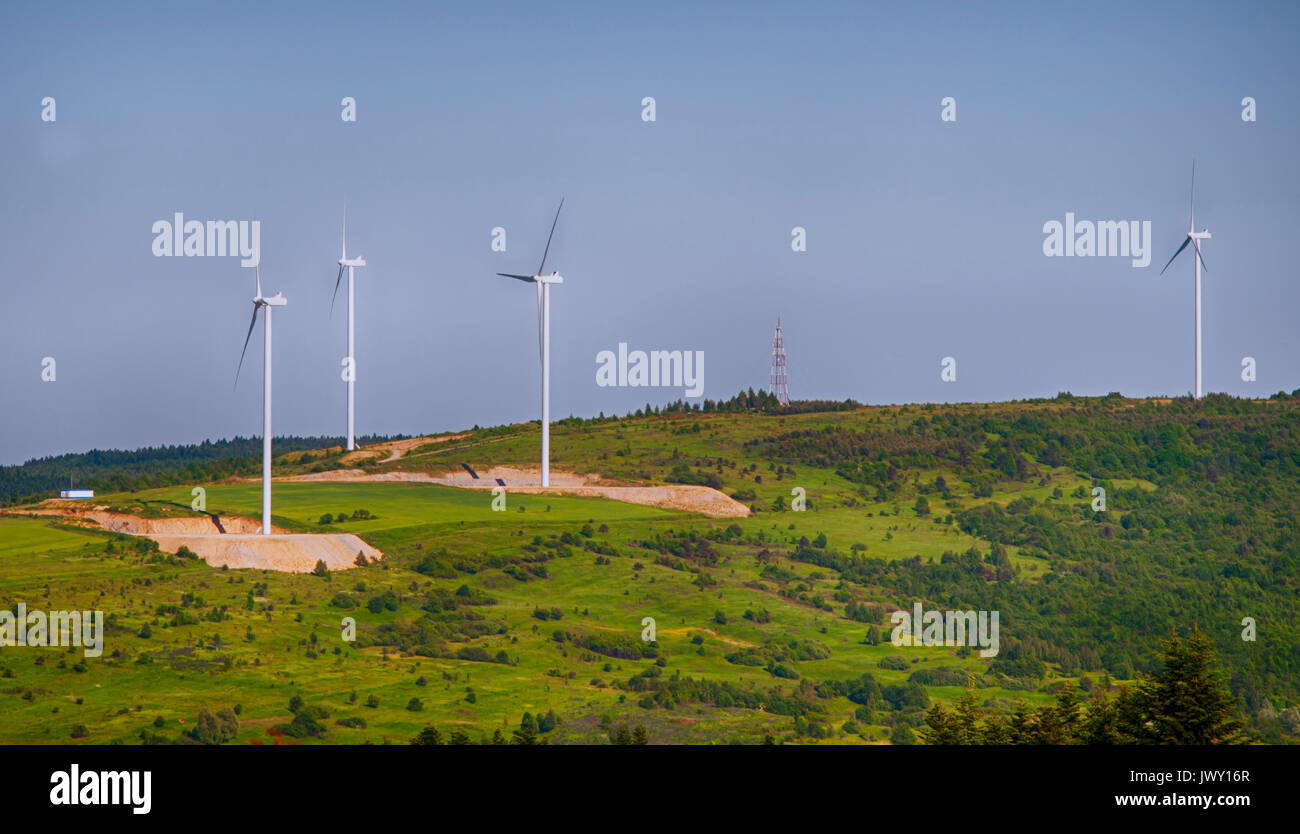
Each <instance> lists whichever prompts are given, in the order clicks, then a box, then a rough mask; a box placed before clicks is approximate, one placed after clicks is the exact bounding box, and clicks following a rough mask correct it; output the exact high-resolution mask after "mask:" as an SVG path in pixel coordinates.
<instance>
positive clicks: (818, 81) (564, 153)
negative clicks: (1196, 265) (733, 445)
mask: <svg viewBox="0 0 1300 834" xmlns="http://www.w3.org/2000/svg"><path fill="white" fill-rule="evenodd" d="M476 6H477V4H455V5H448V6H445V7H429V6H425V5H423V4H420V5H416V4H411V5H409V6H407V5H402V4H387V3H376V4H366V3H346V4H335V3H319V2H317V3H310V4H308V3H304V4H301V5H298V6H293V7H290V6H287V5H285V4H266V3H255V4H240V3H232V2H223V3H219V4H206V5H205V6H204V8H203V9H199V8H196V7H195V6H194V5H193V4H178V3H157V4H149V5H142V4H131V5H126V4H112V5H109V4H93V5H80V6H77V5H66V4H59V5H57V6H53V4H23V5H21V6H15V7H11V8H8V9H6V11H5V13H4V17H5V22H4V31H5V34H6V38H5V49H4V50H3V51H2V52H0V148H2V149H3V155H2V156H0V176H2V177H3V183H4V186H3V189H0V230H3V238H4V244H5V256H6V257H5V260H6V264H5V269H4V277H3V284H4V293H3V297H0V421H2V422H0V426H2V430H0V463H16V462H20V461H22V460H25V459H27V458H30V457H35V456H41V455H47V454H57V453H61V452H69V451H81V450H85V449H89V448H94V447H100V448H110V447H111V448H134V447H137V446H145V445H157V444H166V443H188V442H197V441H200V440H203V439H205V438H214V437H229V436H232V435H236V434H242V435H245V436H248V435H256V434H260V426H261V422H260V409H261V367H260V364H261V363H260V360H261V354H260V332H259V333H257V334H254V340H253V343H252V344H251V345H250V347H249V351H250V356H249V363H250V365H249V366H247V367H246V368H245V370H244V374H243V376H242V377H241V379H240V383H239V387H238V388H237V389H234V388H233V381H234V374H235V366H236V363H237V361H238V358H239V349H240V346H241V343H242V341H243V338H244V333H245V329H246V327H247V325H248V318H249V315H250V313H251V309H252V305H251V304H250V303H249V302H250V299H251V296H252V292H253V276H252V270H249V269H242V268H241V267H240V266H239V262H238V260H237V259H235V258H219V257H203V258H196V257H191V258H181V257H172V258H158V257H154V255H153V254H152V251H151V246H152V243H153V237H154V236H153V234H152V232H151V228H152V225H153V223H154V222H155V221H158V220H170V219H171V217H172V215H173V213H175V212H184V214H185V216H186V218H187V219H197V220H254V219H255V220H259V221H260V222H261V269H262V276H263V280H264V282H265V284H266V289H267V290H268V291H269V292H275V291H283V292H284V293H285V295H286V296H287V297H288V299H289V306H288V307H287V308H285V309H282V310H279V311H277V313H276V320H275V425H274V428H275V432H276V433H277V434H334V435H340V434H342V433H343V432H344V430H345V386H344V384H343V382H342V381H341V380H340V379H339V361H340V359H341V357H342V356H343V354H344V340H345V318H344V316H343V315H342V307H340V308H338V309H336V310H335V311H334V314H333V317H332V318H331V315H330V295H331V292H332V290H333V284H334V279H335V275H336V272H337V266H336V264H335V261H336V260H337V259H338V257H339V233H340V230H339V225H340V222H341V219H342V211H343V203H344V200H345V199H346V201H347V205H348V217H349V224H348V232H349V251H350V253H353V254H357V253H359V254H362V255H364V256H365V257H366V259H367V260H368V262H369V266H368V267H366V268H365V269H364V270H360V271H359V272H358V278H357V284H358V286H357V307H358V313H357V315H358V325H357V362H358V366H359V372H358V377H359V381H358V384H357V429H358V432H359V433H408V434H415V433H423V432H431V431H439V430H448V429H457V428H462V427H467V426H470V425H474V424H481V425H492V424H499V423H506V422H513V421H521V420H527V419H534V418H536V417H537V415H538V411H539V406H538V400H539V394H538V387H539V376H540V372H539V367H538V361H537V353H536V339H537V336H536V324H535V321H536V319H535V309H534V304H535V300H534V296H533V291H532V289H531V288H530V287H527V286H525V285H523V284H520V283H518V282H514V281H510V280H507V279H501V278H496V277H494V275H493V273H495V272H498V271H501V272H530V271H532V270H534V269H535V268H536V267H537V264H538V261H539V260H540V256H541V249H542V246H543V245H544V243H545V238H546V232H547V229H548V226H549V223H550V219H551V214H552V212H553V211H554V209H555V205H556V203H557V202H558V200H559V199H560V197H561V196H562V195H563V196H565V197H566V198H567V202H566V204H565V209H564V214H563V215H562V216H561V218H560V223H559V228H558V229H557V231H556V235H555V243H554V245H553V246H552V249H551V256H550V260H549V265H550V266H553V267H554V268H555V269H558V270H560V271H561V272H562V273H563V274H564V276H565V283H564V285H563V286H560V287H557V288H556V289H555V290H554V293H553V296H552V298H553V335H552V352H553V372H552V380H553V382H552V413H553V415H555V416H556V417H562V416H565V415H568V414H576V415H583V416H588V415H595V414H596V413H598V412H601V411H604V412H605V413H607V414H608V413H611V412H619V413H622V412H625V411H628V410H630V409H634V408H636V407H637V406H639V405H643V404H644V403H646V402H654V403H662V402H666V401H668V400H672V399H676V398H677V397H679V396H681V393H682V392H681V389H671V388H659V389H646V388H604V387H598V386H597V385H596V381H595V370H596V361H595V358H596V354H597V353H599V352H600V351H601V350H606V349H608V350H615V349H616V348H617V345H618V343H619V342H627V343H628V344H629V347H630V349H638V348H640V349H645V350H650V349H664V350H667V349H677V350H699V351H703V352H704V354H705V357H706V363H705V396H708V397H712V398H725V397H727V396H730V395H731V394H734V393H735V392H736V391H737V390H739V389H741V388H747V387H751V386H752V387H755V388H759V387H764V386H766V384H767V381H768V373H769V364H770V348H771V340H772V331H773V327H774V325H775V323H776V319H777V317H778V316H780V317H781V318H782V320H783V322H784V325H785V337H786V345H787V349H788V351H789V379H790V392H791V394H792V395H793V396H794V397H796V398H831V399H843V398H846V397H853V398H856V399H858V400H861V401H863V402H868V403H897V402H918V401H969V400H977V401H988V400H1005V399H1020V398H1027V397H1034V396H1051V395H1053V394H1055V393H1057V392H1058V391H1063V390H1069V391H1072V392H1074V393H1076V394H1104V393H1107V392H1110V391H1120V392H1122V393H1124V394H1127V395H1159V394H1163V395H1169V394H1184V393H1187V392H1188V391H1189V390H1190V389H1191V385H1192V375H1191V371H1192V340H1193V331H1192V323H1193V319H1192V264H1191V261H1190V260H1189V259H1188V258H1187V254H1186V253H1184V255H1183V256H1182V257H1181V258H1180V259H1179V261H1178V263H1176V264H1175V265H1174V266H1173V267H1171V268H1170V270H1169V271H1168V272H1167V273H1166V274H1165V275H1164V276H1163V277H1161V276H1160V275H1159V270H1160V267H1161V266H1163V264H1164V262H1165V261H1166V260H1167V259H1168V257H1169V255H1170V254H1172V253H1173V251H1174V249H1175V248H1176V247H1177V246H1178V245H1179V243H1180V242H1181V240H1182V235H1184V233H1185V230H1186V224H1187V201H1188V186H1189V174H1190V167H1191V163H1192V159H1193V157H1195V159H1196V161H1197V172H1198V174H1197V201H1196V218H1197V225H1198V227H1199V226H1202V225H1204V226H1208V227H1209V229H1210V232H1211V234H1212V235H1213V238H1212V239H1211V240H1209V241H1207V242H1206V244H1205V248H1204V255H1205V261H1206V263H1207V264H1208V267H1209V272H1208V274H1207V275H1206V277H1205V287H1204V316H1205V318H1204V322H1205V330H1204V351H1205V352H1204V356H1205V358H1204V367H1205V387H1206V389H1207V390H1209V391H1227V392H1231V393H1234V394H1240V395H1247V396H1265V395H1268V394H1270V393H1273V392H1275V391H1278V390H1281V389H1285V390H1288V391H1289V390H1292V389H1295V388H1297V387H1300V364H1298V363H1300V326H1297V311H1300V288H1298V287H1297V283H1296V280H1295V272H1296V271H1295V267H1294V260H1293V258H1294V250H1295V245H1296V244H1295V240H1296V234H1295V232H1294V229H1295V227H1296V226H1297V224H1298V223H1300V212H1298V211H1297V207H1296V195H1297V185H1298V184H1300V161H1298V159H1297V153H1296V147H1297V140H1296V137H1297V135H1300V118H1298V117H1297V112H1298V110H1297V107H1298V105H1300V84H1298V83H1297V82H1300V71H1298V70H1300V49H1297V43H1296V38H1297V36H1296V33H1297V31H1300V20H1298V18H1300V11H1298V10H1297V5H1296V4H1294V3H1276V4H1256V3H1215V4H1208V3H1186V2H1183V3H1169V4H1155V3H1149V4H1148V3H1141V4H1137V3H1131V2H1130V3H1096V4H1087V5H1085V6H1076V7H1072V8H1069V9H1068V10H1067V9H1066V8H1065V7H1062V6H1061V5H1060V4H1053V3H1024V4H1018V3H1017V4H1013V3H989V4H974V3H955V4H951V5H948V4H937V3H916V4H899V3H889V4H878V5H876V4H873V5H871V6H868V5H866V4H863V3H844V4H827V3H808V4H797V3H780V4H775V3H773V4H753V3H743V4H740V3H738V4H734V5H718V4H700V3H682V4H666V3H661V2H656V3H645V4H636V5H635V7H633V6H632V5H631V4H609V3H591V4H563V5H555V4H543V3H537V2H529V3H510V2H498V3H493V4H491V7H490V8H488V9H481V10H480V9H478V8H476ZM208 10H210V11H208ZM47 96H50V97H53V98H54V99H55V101H56V107H57V111H56V112H57V120H56V121H53V122H45V121H42V119H41V112H42V105H41V102H42V99H43V98H45V97H47ZM344 96H352V97H354V98H355V99H356V102H357V120H356V122H355V123H347V122H344V121H343V120H342V119H341V118H340V112H341V109H342V108H341V106H340V101H341V99H342V98H343V97H344ZM646 96H653V97H654V98H655V100H656V117H657V119H656V121H654V122H653V123H647V122H644V121H642V118H641V113H642V107H641V101H642V99H643V97H646ZM946 96H952V97H953V98H955V99H956V103H957V121H955V122H944V121H942V120H941V119H940V111H941V107H940V101H941V99H943V98H944V97H946ZM1246 96H1251V97H1253V98H1254V99H1255V100H1256V102H1257V121H1255V122H1253V123H1251V122H1244V121H1243V120H1242V118H1241V113H1242V105H1241V100H1242V99H1243V98H1244V97H1246ZM1066 212H1073V213H1075V215H1076V216H1077V217H1078V218H1080V219H1089V220H1150V221H1151V222H1152V234H1153V238H1154V241H1153V250H1154V251H1153V253H1152V260H1151V266H1149V267H1147V268H1145V269H1135V268H1133V267H1132V266H1131V265H1130V261H1129V259H1127V258H1114V257H1106V258H1102V257H1092V258H1073V257H1072V258H1048V257H1046V256H1045V255H1044V254H1043V239H1044V234H1043V231H1042V229H1043V224H1044V223H1045V222H1047V221H1049V220H1053V219H1055V220H1058V221H1064V219H1065V213H1066ZM496 226H501V227H504V228H505V229H506V232H507V238H506V239H507V251H506V252H493V251H492V250H491V246H490V245H491V240H492V238H491V232H492V229H493V227H496ZM795 226H802V227H804V228H805V229H806V230H807V251H806V252H801V253H796V252H794V251H792V249H791V245H790V244H791V229H792V228H793V227H795ZM46 356H51V357H54V358H55V360H56V362H57V366H56V373H57V378H56V381H54V382H43V381H42V379H41V371H42V365H41V363H42V359H43V357H46ZM945 356H952V357H955V358H956V359H957V360H958V381H957V382H955V383H943V382H941V381H940V378H939V370H940V367H939V365H940V360H941V359H942V357H945ZM1245 356H1252V357H1255V359H1256V360H1257V363H1258V377H1259V381H1258V382H1255V383H1253V384H1252V383H1246V382H1243V381H1242V380H1241V377H1240V374H1241V360H1242V357H1245Z"/></svg>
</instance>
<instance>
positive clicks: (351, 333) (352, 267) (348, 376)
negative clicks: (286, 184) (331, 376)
mask: <svg viewBox="0 0 1300 834" xmlns="http://www.w3.org/2000/svg"><path fill="white" fill-rule="evenodd" d="M365 265H366V259H365V258H363V257H361V256H360V255H358V256H356V257H355V258H353V259H352V260H348V207H347V206H346V205H345V206H343V257H341V258H339V277H338V278H337V279H336V280H335V281H334V297H333V298H331V299H330V315H333V314H334V300H335V299H337V298H338V296H339V283H340V282H342V281H343V269H344V267H346V268H347V270H348V355H347V358H346V359H344V360H343V361H344V364H345V366H346V371H345V372H344V376H343V379H344V380H346V381H347V383H348V451H349V452H350V451H352V450H353V448H355V447H356V440H355V428H356V410H355V408H356V391H355V386H356V382H357V354H356V343H355V338H354V337H355V327H354V322H355V321H356V310H355V308H354V302H355V295H354V293H353V278H354V277H355V273H356V268H357V267H359V266H365Z"/></svg>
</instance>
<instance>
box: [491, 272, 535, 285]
mask: <svg viewBox="0 0 1300 834" xmlns="http://www.w3.org/2000/svg"><path fill="white" fill-rule="evenodd" d="M497 275H500V276H501V277H502V278H514V279H515V280H516V281H528V282H529V283H531V282H532V281H533V279H534V276H532V275H515V274H514V273H512V272H498V273H497Z"/></svg>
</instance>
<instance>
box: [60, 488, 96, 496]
mask: <svg viewBox="0 0 1300 834" xmlns="http://www.w3.org/2000/svg"><path fill="white" fill-rule="evenodd" d="M59 497H60V498H94V497H95V491H94V490H93V489H61V490H59Z"/></svg>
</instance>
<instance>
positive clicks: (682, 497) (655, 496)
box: [276, 466, 749, 518]
mask: <svg viewBox="0 0 1300 834" xmlns="http://www.w3.org/2000/svg"><path fill="white" fill-rule="evenodd" d="M276 480H284V481H316V482H326V483H357V484H363V483H412V484H442V485H444V486H454V487H462V488H464V489H484V490H491V489H494V488H496V487H498V486H501V487H504V488H505V490H506V492H508V493H522V494H525V495H544V494H556V495H578V496H581V497H584V498H609V499H612V500H614V501H625V502H627V503H629V504H644V505H646V506H650V507H663V508H664V509H668V510H684V511H686V512H692V513H700V514H701V515H706V516H709V517H711V518H744V517H746V516H748V515H749V507H747V506H745V505H744V504H742V503H740V502H739V501H737V500H735V499H734V498H732V497H731V496H729V495H727V494H726V493H723V492H720V491H719V490H716V489H713V488H712V487H706V486H688V485H685V484H669V485H666V486H624V485H616V484H608V483H604V482H603V481H602V479H601V478H600V476H599V475H590V474H587V475H578V474H574V473H572V472H556V471H555V470H551V485H550V486H549V487H544V486H542V485H541V483H542V474H541V471H540V470H538V469H517V468H515V467H512V466H494V467H492V468H491V469H488V470H486V471H483V472H469V471H467V470H457V471H454V472H441V473H438V474H436V475H431V474H429V473H427V472H364V471H362V470H360V469H336V470H332V471H329V472H314V473H312V474H309V475H295V476H293V477H290V478H277V479H276Z"/></svg>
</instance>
